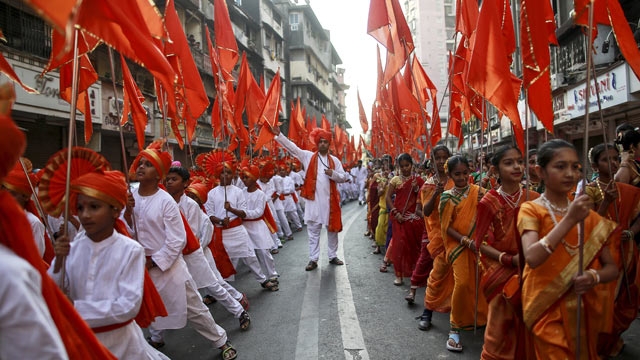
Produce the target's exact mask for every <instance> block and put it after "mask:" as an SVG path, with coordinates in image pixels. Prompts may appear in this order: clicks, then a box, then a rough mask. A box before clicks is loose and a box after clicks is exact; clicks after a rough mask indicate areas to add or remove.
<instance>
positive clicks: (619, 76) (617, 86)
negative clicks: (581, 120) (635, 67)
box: [567, 64, 629, 119]
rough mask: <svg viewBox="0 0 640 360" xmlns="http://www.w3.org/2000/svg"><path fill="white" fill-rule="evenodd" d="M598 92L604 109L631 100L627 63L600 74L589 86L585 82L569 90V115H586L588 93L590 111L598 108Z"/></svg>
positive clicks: (572, 117) (572, 116) (574, 116)
mask: <svg viewBox="0 0 640 360" xmlns="http://www.w3.org/2000/svg"><path fill="white" fill-rule="evenodd" d="M597 93H599V95H600V103H601V105H602V108H603V109H607V108H610V107H612V106H616V105H619V104H623V103H625V102H627V101H628V100H629V88H628V86H627V65H626V64H622V65H620V66H618V67H616V68H614V69H613V70H610V71H607V72H606V73H604V74H602V75H600V76H598V78H597V79H596V82H595V84H594V83H593V82H592V83H591V85H590V86H589V87H588V88H587V87H586V86H585V84H584V83H582V84H580V85H578V86H576V87H573V88H571V89H569V90H567V115H568V116H569V118H571V119H574V118H577V117H580V116H584V112H585V107H586V98H587V94H588V95H589V109H590V111H597V110H598V100H597V98H596V96H597Z"/></svg>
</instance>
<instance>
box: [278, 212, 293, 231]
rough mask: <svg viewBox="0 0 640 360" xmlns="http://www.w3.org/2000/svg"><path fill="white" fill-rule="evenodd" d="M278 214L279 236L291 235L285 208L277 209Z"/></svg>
mask: <svg viewBox="0 0 640 360" xmlns="http://www.w3.org/2000/svg"><path fill="white" fill-rule="evenodd" d="M276 216H277V217H278V236H283V235H284V236H286V237H289V236H291V228H290V227H289V221H288V220H287V216H286V215H285V213H284V209H283V210H276Z"/></svg>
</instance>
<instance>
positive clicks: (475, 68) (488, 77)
mask: <svg viewBox="0 0 640 360" xmlns="http://www.w3.org/2000/svg"><path fill="white" fill-rule="evenodd" d="M505 1H508V0H484V1H483V2H482V8H481V9H480V16H479V18H478V27H477V30H476V44H481V46H475V47H474V49H473V53H472V55H471V61H470V63H469V72H468V77H467V83H468V85H469V87H470V88H471V89H473V91H475V92H476V93H477V94H478V95H480V96H482V97H484V98H485V99H487V100H488V101H489V102H491V103H492V104H493V105H494V106H495V107H496V108H497V109H498V110H499V111H500V112H502V113H504V114H505V115H506V116H507V117H508V118H509V119H510V120H511V123H512V124H513V130H514V137H515V139H516V144H517V145H518V147H519V148H520V149H521V150H523V151H524V148H525V146H524V131H523V129H522V123H521V122H520V114H519V113H518V98H517V94H516V92H515V91H514V86H513V84H514V77H513V74H511V70H510V63H509V57H510V56H511V53H509V52H508V51H509V50H508V49H515V44H508V43H505V41H506V40H507V39H506V38H505V35H504V34H505V32H508V29H503V28H502V27H501V25H502V24H503V23H504V22H503V20H504V18H506V17H507V16H506V15H505V11H504V9H505V8H506V9H508V8H509V7H508V6H505ZM507 38H508V37H507Z"/></svg>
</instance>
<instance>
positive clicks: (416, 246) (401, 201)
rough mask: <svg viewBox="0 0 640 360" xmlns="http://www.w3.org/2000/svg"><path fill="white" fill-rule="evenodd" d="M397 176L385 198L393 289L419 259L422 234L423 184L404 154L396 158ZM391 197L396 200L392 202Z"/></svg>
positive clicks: (409, 275)
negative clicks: (421, 197)
mask: <svg viewBox="0 0 640 360" xmlns="http://www.w3.org/2000/svg"><path fill="white" fill-rule="evenodd" d="M398 166H399V168H400V175H397V176H394V177H393V178H392V179H391V180H390V181H389V189H388V190H387V193H386V194H385V197H386V201H387V208H388V209H389V214H390V215H391V217H390V220H391V223H392V224H391V228H392V240H391V241H392V245H391V246H390V247H391V249H390V250H389V249H388V252H390V253H391V254H389V255H388V256H389V257H390V258H391V261H392V262H393V268H394V270H395V273H396V279H395V281H394V282H393V284H394V285H397V286H400V285H402V284H403V281H402V278H405V277H411V274H412V273H413V269H414V267H415V265H416V261H417V260H418V256H419V255H420V243H421V242H422V233H423V232H424V222H423V220H422V204H421V203H420V199H419V194H418V191H419V190H420V187H421V186H422V184H424V180H423V179H422V178H421V177H420V176H418V175H416V174H414V173H413V159H412V158H411V155H409V154H407V153H404V154H401V155H400V156H399V157H398ZM393 195H395V198H394V199H393V200H392V197H393Z"/></svg>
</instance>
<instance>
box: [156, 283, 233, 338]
mask: <svg viewBox="0 0 640 360" xmlns="http://www.w3.org/2000/svg"><path fill="white" fill-rule="evenodd" d="M185 286H186V289H187V320H188V324H190V325H191V327H193V329H194V330H195V331H197V332H198V334H200V335H202V336H203V337H204V338H205V339H207V340H209V341H211V342H212V343H213V346H215V347H216V348H219V347H221V346H222V345H224V344H225V343H226V342H227V332H226V331H225V330H224V329H223V328H222V327H220V325H218V324H216V321H215V320H213V316H212V315H211V313H210V312H209V309H208V308H207V306H206V305H205V304H203V303H202V298H201V297H200V294H199V293H198V291H197V290H196V287H195V283H194V282H193V280H191V279H190V280H187V281H186V282H185ZM163 331H164V330H163V329H157V328H155V327H154V326H153V323H152V324H151V325H150V326H149V333H151V340H152V341H155V342H162V332H163Z"/></svg>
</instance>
